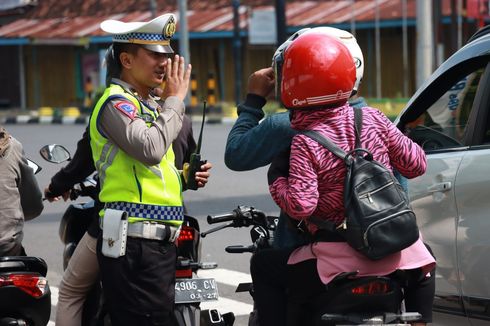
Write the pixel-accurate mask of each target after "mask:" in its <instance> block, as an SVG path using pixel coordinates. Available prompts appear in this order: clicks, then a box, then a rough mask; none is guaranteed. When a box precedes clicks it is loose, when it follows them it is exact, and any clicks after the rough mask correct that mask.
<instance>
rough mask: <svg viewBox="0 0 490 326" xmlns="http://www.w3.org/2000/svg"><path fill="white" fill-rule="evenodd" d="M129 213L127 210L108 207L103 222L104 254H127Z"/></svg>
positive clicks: (107, 255)
mask: <svg viewBox="0 0 490 326" xmlns="http://www.w3.org/2000/svg"><path fill="white" fill-rule="evenodd" d="M127 235H128V214H127V213H126V212H125V211H119V210H115V209H110V208H108V209H106V210H105V212H104V219H103V222H102V254H103V255H104V256H106V257H111V258H117V257H121V256H124V255H125V254H126V239H127Z"/></svg>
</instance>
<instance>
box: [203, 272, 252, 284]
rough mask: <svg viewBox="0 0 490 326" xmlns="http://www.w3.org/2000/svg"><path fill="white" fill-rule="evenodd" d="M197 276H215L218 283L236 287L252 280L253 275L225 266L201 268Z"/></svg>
mask: <svg viewBox="0 0 490 326" xmlns="http://www.w3.org/2000/svg"><path fill="white" fill-rule="evenodd" d="M197 276H198V277H201V278H214V279H215V280H216V282H218V283H222V284H226V285H230V286H234V287H236V286H238V284H239V283H250V282H252V277H251V276H250V274H247V273H242V272H237V271H233V270H229V269H224V268H216V269H201V270H200V271H198V272H197Z"/></svg>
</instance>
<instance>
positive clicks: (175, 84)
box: [163, 55, 192, 101]
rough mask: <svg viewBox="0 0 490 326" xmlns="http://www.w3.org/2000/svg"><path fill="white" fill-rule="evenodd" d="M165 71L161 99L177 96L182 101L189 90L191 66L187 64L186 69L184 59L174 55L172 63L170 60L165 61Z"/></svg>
mask: <svg viewBox="0 0 490 326" xmlns="http://www.w3.org/2000/svg"><path fill="white" fill-rule="evenodd" d="M166 69H167V71H166V74H165V89H164V90H163V97H164V98H167V97H169V96H177V97H178V98H180V99H181V100H182V101H183V100H184V99H185V97H186V95H187V91H188V89H189V80H190V78H191V70H192V67H191V65H190V64H188V65H187V67H186V65H185V60H184V57H182V56H179V55H175V57H174V60H173V61H172V59H170V58H168V59H167V65H166Z"/></svg>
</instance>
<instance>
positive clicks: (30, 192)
mask: <svg viewBox="0 0 490 326" xmlns="http://www.w3.org/2000/svg"><path fill="white" fill-rule="evenodd" d="M43 208H44V206H43V201H42V193H41V190H40V189H39V186H38V184H37V181H36V178H35V177H34V172H33V170H32V169H31V168H30V167H29V166H28V165H27V160H26V158H25V156H24V150H23V149H22V144H21V143H20V142H18V141H17V140H16V139H15V138H14V137H12V136H10V135H9V133H8V132H7V131H6V130H5V129H4V128H3V127H1V126H0V256H25V255H26V253H25V251H24V248H23V247H22V238H23V235H24V234H23V231H22V229H23V227H24V220H31V219H33V218H35V217H37V216H39V215H40V214H41V212H42V211H43Z"/></svg>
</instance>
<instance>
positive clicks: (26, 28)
mask: <svg viewBox="0 0 490 326" xmlns="http://www.w3.org/2000/svg"><path fill="white" fill-rule="evenodd" d="M188 1H189V6H188V9H189V10H188V16H187V17H188V27H189V32H190V38H210V37H232V35H233V33H232V32H233V10H232V7H231V6H230V1H229V0H226V1H225V0H217V1H215V2H214V4H213V5H212V6H213V8H211V7H209V5H208V4H209V1H199V0H188ZM264 2H265V0H246V1H241V6H240V8H239V12H240V27H241V29H242V33H244V34H246V33H247V32H246V30H247V27H248V25H247V23H248V17H249V14H250V12H251V10H253V9H265V8H269V9H273V7H272V6H264V5H262V3H264ZM115 3H116V0H56V1H54V0H39V4H38V6H37V7H36V8H35V10H34V11H30V12H29V13H27V14H26V15H24V17H23V18H20V19H17V20H16V21H14V22H12V23H9V24H7V25H4V26H2V27H0V45H1V44H4V45H5V44H27V43H33V44H36V43H37V44H40V43H55V44H80V45H85V44H89V43H101V42H104V43H106V42H110V41H111V38H110V37H109V36H107V35H105V34H104V32H103V31H102V30H100V28H99V24H100V23H101V22H102V21H103V20H105V19H118V20H122V21H126V22H130V21H145V20H148V19H150V18H151V13H150V11H149V10H141V1H139V0H117V3H118V4H117V5H116V4H115ZM158 3H159V7H158V8H160V9H161V10H159V11H158V12H157V15H159V14H163V13H168V12H173V13H175V14H176V15H177V17H178V10H177V8H176V5H175V3H170V2H166V3H163V1H158ZM225 3H226V6H225V5H224V4H225ZM267 3H270V2H269V1H267ZM407 3H408V8H407V9H408V10H407V11H408V12H407V17H408V19H409V20H410V24H412V25H413V24H414V23H415V0H408V1H407ZM49 4H52V5H53V8H52V10H49V7H48V5H49ZM122 4H124V6H123V5H122ZM138 4H139V5H138ZM378 4H379V17H380V20H381V26H387V25H388V26H390V24H391V26H393V25H397V24H398V26H401V17H402V12H401V9H402V8H401V2H400V0H378ZM113 5H114V6H113ZM375 5H376V1H374V0H356V1H354V4H353V2H352V1H351V0H338V1H333V0H330V1H319V0H309V1H300V0H297V1H287V3H286V22H287V25H288V29H289V31H290V32H291V31H294V30H297V29H299V28H301V27H303V26H315V25H327V24H328V25H332V26H336V27H340V28H342V27H343V28H349V26H350V24H351V20H354V21H355V22H356V28H367V27H371V28H372V26H373V24H374V23H373V22H374V20H375ZM204 6H206V7H204ZM114 7H124V8H125V12H124V13H118V14H114V9H113V8H114ZM137 8H139V9H140V10H137ZM77 9H78V15H74V11H76V10H77ZM96 9H98V10H96ZM143 9H146V8H143ZM95 11H97V12H98V13H99V14H98V15H90V13H93V12H95ZM54 13H57V15H58V16H53V15H54ZM100 13H102V14H100ZM84 14H86V15H84ZM449 14H450V0H444V1H443V15H446V16H448V15H449ZM177 20H178V19H177ZM342 25H345V26H342ZM176 36H177V37H178V33H177V35H176Z"/></svg>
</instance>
